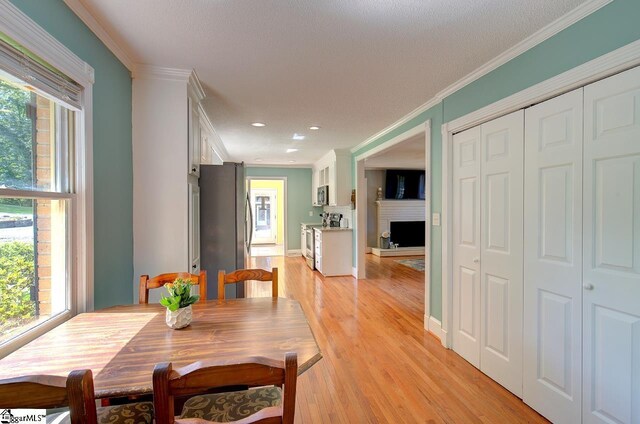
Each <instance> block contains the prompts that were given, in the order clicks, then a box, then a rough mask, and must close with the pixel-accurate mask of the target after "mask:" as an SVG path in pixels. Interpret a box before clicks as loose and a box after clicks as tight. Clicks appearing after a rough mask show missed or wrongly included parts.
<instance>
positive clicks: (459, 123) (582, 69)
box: [447, 40, 640, 133]
mask: <svg viewBox="0 0 640 424" xmlns="http://www.w3.org/2000/svg"><path fill="white" fill-rule="evenodd" d="M638 65H640V40H637V41H634V42H632V43H630V44H627V45H626V46H624V47H620V48H619V49H616V50H614V51H612V52H609V53H607V54H604V55H602V56H600V57H598V58H596V59H593V60H591V61H589V62H587V63H584V64H582V65H579V66H576V67H575V68H572V69H569V70H568V71H566V72H563V73H561V74H559V75H556V76H555V77H552V78H550V79H548V80H546V81H543V82H541V83H539V84H536V85H533V86H531V87H529V88H526V89H524V90H522V91H519V92H518V93H515V94H513V95H511V96H509V97H506V98H504V99H501V100H498V101H497V102H495V103H492V104H490V105H488V106H485V107H483V108H481V109H478V110H476V111H473V112H471V113H468V114H467V115H464V116H462V117H460V118H457V119H454V120H453V121H450V122H448V124H447V130H448V132H450V133H455V132H460V131H463V130H465V129H467V128H471V127H474V126H476V125H478V124H481V123H483V122H486V121H489V120H491V119H494V118H497V117H499V116H502V115H506V114H507V113H510V112H513V111H516V110H518V109H522V108H524V107H527V106H531V105H534V104H536V103H540V102H542V101H544V100H547V99H550V98H552V97H555V96H558V95H560V94H563V93H566V92H568V91H571V90H574V89H576V88H579V87H583V86H585V85H587V84H590V83H592V82H595V81H598V80H600V79H602V78H606V77H608V76H611V75H613V74H616V73H618V72H622V71H625V70H627V69H630V68H633V67H634V66H638Z"/></svg>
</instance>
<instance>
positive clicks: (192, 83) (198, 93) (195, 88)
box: [189, 69, 206, 103]
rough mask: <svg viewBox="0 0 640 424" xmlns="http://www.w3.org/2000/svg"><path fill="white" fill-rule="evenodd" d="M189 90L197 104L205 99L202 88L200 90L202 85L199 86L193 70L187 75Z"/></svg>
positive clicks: (198, 79) (198, 80) (196, 75)
mask: <svg viewBox="0 0 640 424" xmlns="http://www.w3.org/2000/svg"><path fill="white" fill-rule="evenodd" d="M189 88H190V89H191V90H192V92H193V95H194V96H195V97H196V101H197V102H198V103H200V102H201V101H202V100H204V98H205V97H206V96H205V94H204V88H202V84H200V78H198V74H196V70H195V69H193V70H192V71H191V74H190V75H189Z"/></svg>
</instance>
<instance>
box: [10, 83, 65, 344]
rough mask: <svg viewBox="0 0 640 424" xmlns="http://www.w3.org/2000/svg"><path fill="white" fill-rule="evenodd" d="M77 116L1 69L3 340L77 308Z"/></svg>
mask: <svg viewBox="0 0 640 424" xmlns="http://www.w3.org/2000/svg"><path fill="white" fill-rule="evenodd" d="M73 120H74V112H72V111H70V110H69V109H67V108H66V107H64V106H62V105H60V104H58V103H57V102H56V101H54V100H51V99H49V98H47V97H44V96H43V95H41V94H40V93H38V91H37V90H35V89H32V88H31V87H29V86H28V85H27V84H26V83H24V82H22V81H20V80H18V79H17V78H15V77H13V76H11V75H9V74H7V73H3V72H0V152H2V155H0V344H1V343H5V342H7V341H8V340H10V339H11V338H13V337H14V336H16V335H19V334H21V333H23V332H24V331H26V330H28V329H30V328H32V327H34V326H36V325H38V324H39V323H42V322H44V321H46V320H48V319H50V318H51V317H54V316H56V315H59V314H62V313H64V312H67V311H69V310H70V302H69V294H70V293H69V288H70V284H69V281H70V279H69V274H70V272H69V271H70V269H69V248H70V232H69V230H70V226H69V223H68V221H69V217H70V214H69V211H70V210H71V208H72V207H73V195H72V186H71V184H70V176H72V175H73V169H72V166H71V165H70V164H71V163H72V161H71V160H70V152H72V151H73V131H69V130H68V129H69V128H70V127H71V128H73Z"/></svg>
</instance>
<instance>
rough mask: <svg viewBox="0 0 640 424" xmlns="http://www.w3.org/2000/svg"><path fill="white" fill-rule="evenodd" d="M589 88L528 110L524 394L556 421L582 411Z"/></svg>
mask: <svg viewBox="0 0 640 424" xmlns="http://www.w3.org/2000/svg"><path fill="white" fill-rule="evenodd" d="M582 92H583V89H582V88H580V89H578V90H575V91H572V92H570V93H567V94H565V95H562V96H560V97H556V98H554V99H551V100H548V101H546V102H543V103H540V104H538V105H536V106H533V107H531V108H529V109H527V110H526V111H525V186H524V187H525V190H524V192H525V199H524V205H525V208H524V332H523V336H524V354H523V360H524V374H523V377H524V379H523V400H524V401H525V402H526V403H527V404H529V405H531V406H532V407H533V408H534V409H535V410H536V411H538V412H540V413H541V414H542V415H544V416H545V417H547V418H548V419H549V420H551V421H552V422H554V423H578V422H580V415H581V395H582V389H581V375H582V115H583V114H582V110H583V104H582Z"/></svg>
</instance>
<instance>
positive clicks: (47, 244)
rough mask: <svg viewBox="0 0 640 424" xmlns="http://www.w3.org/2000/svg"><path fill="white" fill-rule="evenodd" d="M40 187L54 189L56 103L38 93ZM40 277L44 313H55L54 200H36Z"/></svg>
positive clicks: (38, 176) (38, 173) (37, 267)
mask: <svg viewBox="0 0 640 424" xmlns="http://www.w3.org/2000/svg"><path fill="white" fill-rule="evenodd" d="M36 97H37V100H36V146H35V153H36V157H35V167H36V169H35V176H36V180H35V183H36V186H37V187H38V188H42V189H50V185H51V175H52V170H53V164H54V159H55V155H54V152H53V148H54V144H53V143H52V139H53V137H54V136H55V133H54V124H55V121H54V119H53V111H54V108H53V104H52V102H51V101H50V100H49V99H47V98H45V97H41V96H36ZM35 206H36V207H35V215H36V216H35V217H34V223H35V231H36V233H35V236H36V251H37V261H36V279H37V281H38V306H39V311H40V315H41V316H42V315H50V314H51V203H50V202H49V201H36V205H35Z"/></svg>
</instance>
